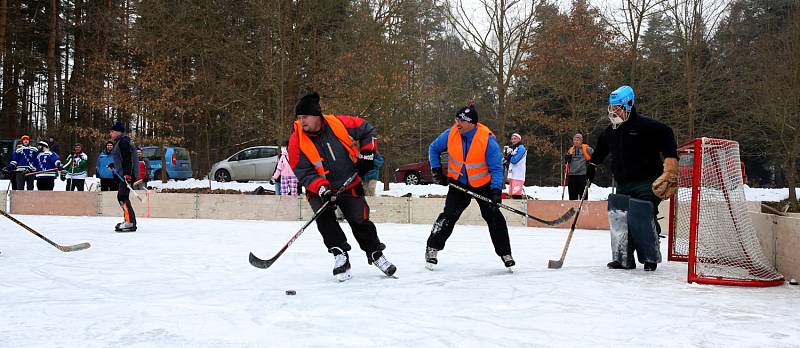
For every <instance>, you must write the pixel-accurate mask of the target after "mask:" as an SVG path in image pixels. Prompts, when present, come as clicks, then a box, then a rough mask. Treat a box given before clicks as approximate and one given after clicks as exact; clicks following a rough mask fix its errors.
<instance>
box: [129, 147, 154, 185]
mask: <svg viewBox="0 0 800 348" xmlns="http://www.w3.org/2000/svg"><path fill="white" fill-rule="evenodd" d="M136 157H137V158H138V159H139V176H140V179H139V180H137V181H136V182H137V184H136V185H133V188H134V189H136V190H144V189H146V188H147V181H148V180H150V162H149V161H148V160H147V158H145V157H144V154H143V153H142V149H141V148H136Z"/></svg>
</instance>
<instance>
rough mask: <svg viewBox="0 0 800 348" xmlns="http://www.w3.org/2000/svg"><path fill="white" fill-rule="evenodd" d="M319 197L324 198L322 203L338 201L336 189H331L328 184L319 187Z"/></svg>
mask: <svg viewBox="0 0 800 348" xmlns="http://www.w3.org/2000/svg"><path fill="white" fill-rule="evenodd" d="M319 197H320V198H322V203H325V202H331V203H335V202H336V190H332V189H329V188H328V187H327V186H320V187H319Z"/></svg>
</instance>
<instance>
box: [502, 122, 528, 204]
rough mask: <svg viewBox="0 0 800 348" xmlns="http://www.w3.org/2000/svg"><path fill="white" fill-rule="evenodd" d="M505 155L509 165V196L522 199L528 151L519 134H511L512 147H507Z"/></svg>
mask: <svg viewBox="0 0 800 348" xmlns="http://www.w3.org/2000/svg"><path fill="white" fill-rule="evenodd" d="M504 154H505V158H506V162H507V163H508V179H509V184H508V195H509V196H511V198H517V199H521V198H522V197H523V196H524V195H525V162H526V158H527V156H528V150H527V149H526V148H525V145H523V144H522V136H521V135H519V133H514V134H511V146H506V147H505V149H504Z"/></svg>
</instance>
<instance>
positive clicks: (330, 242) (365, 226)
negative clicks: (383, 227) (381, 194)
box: [306, 185, 384, 260]
mask: <svg viewBox="0 0 800 348" xmlns="http://www.w3.org/2000/svg"><path fill="white" fill-rule="evenodd" d="M306 198H307V199H308V203H309V204H310V205H311V208H312V209H314V211H317V210H319V208H320V207H322V199H321V198H320V197H319V195H317V194H314V193H310V192H308V193H307V194H306ZM336 206H338V207H339V209H341V210H342V213H344V218H345V220H347V223H348V224H350V228H351V229H352V230H353V237H355V238H356V242H358V246H359V247H361V250H363V251H364V252H365V253H366V254H367V259H368V260H369V259H370V254H372V253H373V252H375V251H378V250H383V248H384V246H383V244H381V241H380V239H378V231H377V229H376V228H375V224H373V223H372V221H370V220H369V205H367V200H366V199H364V188H363V187H362V186H361V185H356V186H355V187H354V188H352V189H350V190H347V191H345V192H342V193H341V194H339V197H338V198H337V199H336ZM317 229H319V232H320V234H321V235H322V240H323V242H324V243H325V247H326V248H328V250H330V249H331V248H333V247H339V248H342V250H344V251H349V250H350V249H351V247H350V244H348V243H347V237H346V236H345V235H344V231H342V227H341V226H339V223H338V222H336V211H335V209H333V208H332V207H331V205H330V204H329V205H328V208H327V209H325V211H324V212H323V213H322V214H321V215H320V216H319V217H318V218H317Z"/></svg>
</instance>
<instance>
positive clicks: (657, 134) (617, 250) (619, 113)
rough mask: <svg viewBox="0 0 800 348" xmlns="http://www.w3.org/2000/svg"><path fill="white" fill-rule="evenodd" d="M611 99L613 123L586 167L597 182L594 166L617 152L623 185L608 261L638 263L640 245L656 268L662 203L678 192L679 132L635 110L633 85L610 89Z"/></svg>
mask: <svg viewBox="0 0 800 348" xmlns="http://www.w3.org/2000/svg"><path fill="white" fill-rule="evenodd" d="M608 100H609V106H608V118H609V120H610V121H611V125H609V126H608V127H607V128H606V129H605V130H604V131H603V133H601V134H600V137H599V138H598V140H597V147H596V148H595V152H594V154H593V155H592V158H591V160H590V161H589V163H588V165H587V168H586V169H587V170H586V176H587V178H588V179H589V180H590V181H593V180H594V176H595V166H597V165H600V164H602V163H603V160H604V159H605V158H606V156H608V155H609V154H610V155H611V157H612V161H611V172H612V173H613V174H614V178H615V179H616V181H617V184H618V186H617V194H612V195H610V196H609V198H608V216H609V224H610V227H611V248H612V250H611V251H612V261H611V262H609V263H608V265H607V266H608V267H609V268H612V269H633V268H636V263H635V262H634V260H633V251H634V250H636V254H637V256H638V260H639V262H640V263H643V264H644V269H645V271H654V270H655V269H656V267H657V264H658V263H659V262H661V252H660V250H659V234H660V231H661V229H660V227H659V226H658V220H657V215H658V204H659V203H661V200H663V199H667V198H670V197H672V195H674V194H675V190H676V184H677V181H678V152H677V145H676V143H675V135H674V134H673V133H672V128H670V127H669V126H667V125H665V124H663V123H661V122H658V121H656V120H654V119H651V118H649V117H645V116H643V115H640V114H639V113H638V112H637V111H636V108H635V107H634V93H633V89H632V88H631V87H630V86H622V87H620V88H618V89H616V90H615V91H614V92H611V95H610V96H609V98H608Z"/></svg>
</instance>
